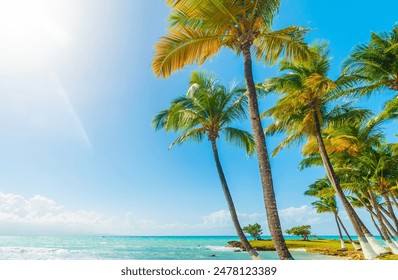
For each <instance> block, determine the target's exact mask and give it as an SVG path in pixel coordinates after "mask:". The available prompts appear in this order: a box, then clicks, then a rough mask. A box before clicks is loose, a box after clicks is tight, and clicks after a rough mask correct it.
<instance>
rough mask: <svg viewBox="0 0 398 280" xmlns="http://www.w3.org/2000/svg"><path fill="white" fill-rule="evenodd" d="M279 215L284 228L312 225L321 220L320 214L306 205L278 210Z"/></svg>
mask: <svg viewBox="0 0 398 280" xmlns="http://www.w3.org/2000/svg"><path fill="white" fill-rule="evenodd" d="M279 217H280V220H281V223H282V225H283V226H284V228H290V227H293V226H299V225H313V224H318V223H320V222H321V221H322V220H321V216H320V215H319V214H317V213H316V212H315V210H314V209H312V208H311V207H310V206H308V205H302V206H300V207H289V208H286V209H282V210H279Z"/></svg>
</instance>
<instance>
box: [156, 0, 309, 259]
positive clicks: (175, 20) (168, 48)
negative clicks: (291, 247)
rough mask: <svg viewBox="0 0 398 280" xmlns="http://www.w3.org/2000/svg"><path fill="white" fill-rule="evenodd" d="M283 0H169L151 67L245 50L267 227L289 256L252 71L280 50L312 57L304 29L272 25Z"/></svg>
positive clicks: (159, 72)
mask: <svg viewBox="0 0 398 280" xmlns="http://www.w3.org/2000/svg"><path fill="white" fill-rule="evenodd" d="M280 2H281V0H262V1H258V0H253V1H246V0H201V1H198V0H167V1H166V3H167V4H168V5H169V6H170V7H171V14H170V17H169V20H170V27H169V29H168V34H167V35H165V36H163V37H162V38H161V39H160V40H159V42H158V43H157V44H156V46H155V56H154V59H153V63H152V68H153V70H154V73H155V75H156V76H160V77H168V76H169V75H170V74H171V73H172V72H174V71H176V70H179V69H182V68H183V67H185V66H186V65H189V64H193V63H199V64H202V63H203V62H204V61H206V60H207V59H208V58H211V57H213V56H214V55H215V54H217V53H218V52H219V51H220V49H221V48H222V47H226V48H229V49H230V50H232V51H233V52H234V53H236V54H239V55H240V54H242V55H243V62H244V63H243V64H244V78H245V82H246V89H247V96H248V105H249V113H250V121H251V126H252V130H253V136H254V141H255V144H256V151H257V156H258V164H259V169H260V177H261V182H262V188H263V194H264V203H265V208H266V214H267V220H268V227H269V229H270V233H271V236H272V240H273V242H274V245H275V248H276V250H277V253H278V255H279V257H280V258H281V259H292V256H291V254H290V252H289V251H288V249H287V246H286V243H285V240H284V238H283V233H282V230H281V225H280V220H279V215H278V211H277V205H276V200H275V194H274V187H273V182H272V175H271V166H270V162H269V158H268V151H267V147H266V142H265V136H264V134H263V127H262V124H261V120H260V116H259V110H258V101H257V93H256V88H255V83H254V79H253V73H252V52H254V55H255V58H256V59H257V60H259V61H263V62H264V63H270V64H273V63H275V62H276V61H277V59H278V58H279V56H280V55H281V54H282V53H284V55H285V56H286V57H289V58H292V59H303V60H306V59H308V58H309V56H310V52H309V50H308V48H307V45H306V44H305V43H303V40H302V39H303V37H304V35H305V34H306V33H307V30H306V29H303V28H300V27H296V26H289V27H286V28H284V29H280V30H275V31H274V30H272V22H273V19H274V17H275V15H276V14H277V12H278V10H279V7H280Z"/></svg>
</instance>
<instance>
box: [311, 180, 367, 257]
mask: <svg viewBox="0 0 398 280" xmlns="http://www.w3.org/2000/svg"><path fill="white" fill-rule="evenodd" d="M304 194H305V195H309V196H313V197H317V198H319V199H318V200H316V201H314V202H313V203H311V204H312V206H314V208H315V209H316V212H317V213H333V215H334V219H335V221H336V225H337V229H338V231H339V236H340V242H341V249H342V250H347V248H346V247H345V243H344V239H343V235H342V233H341V228H343V230H344V232H345V234H346V235H347V237H348V239H349V240H350V242H351V244H352V246H353V247H354V248H355V250H360V247H358V246H357V244H355V242H354V241H353V240H352V239H351V236H350V235H349V234H348V231H347V229H346V228H345V226H344V224H343V222H342V221H341V219H340V217H339V211H338V208H337V203H336V196H335V192H334V190H333V188H332V186H330V182H329V180H327V178H324V179H320V180H317V181H316V182H315V183H313V184H311V185H310V186H309V189H308V190H307V191H305V192H304ZM340 226H341V228H340Z"/></svg>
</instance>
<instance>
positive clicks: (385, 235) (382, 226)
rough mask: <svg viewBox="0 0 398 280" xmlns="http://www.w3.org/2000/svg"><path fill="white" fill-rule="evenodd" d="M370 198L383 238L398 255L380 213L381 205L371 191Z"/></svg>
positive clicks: (397, 249)
mask: <svg viewBox="0 0 398 280" xmlns="http://www.w3.org/2000/svg"><path fill="white" fill-rule="evenodd" d="M369 197H370V202H371V203H372V206H373V209H374V210H375V212H376V218H377V220H378V221H379V225H380V229H381V234H382V235H381V237H382V239H383V241H384V242H385V243H386V245H387V246H388V247H390V249H391V250H392V252H393V253H394V254H397V253H398V248H397V247H396V246H395V244H394V243H393V242H392V241H391V239H390V237H389V235H388V231H387V228H386V225H385V224H384V221H383V218H382V213H381V212H380V209H379V204H378V203H377V201H376V198H375V195H374V193H373V191H372V190H369Z"/></svg>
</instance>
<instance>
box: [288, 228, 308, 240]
mask: <svg viewBox="0 0 398 280" xmlns="http://www.w3.org/2000/svg"><path fill="white" fill-rule="evenodd" d="M285 232H286V233H287V234H289V235H297V236H301V237H302V238H303V240H305V241H308V240H309V239H308V237H309V236H310V235H311V226H310V225H303V226H296V227H292V228H291V229H287V230H285Z"/></svg>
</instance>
